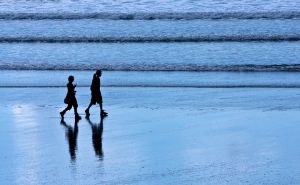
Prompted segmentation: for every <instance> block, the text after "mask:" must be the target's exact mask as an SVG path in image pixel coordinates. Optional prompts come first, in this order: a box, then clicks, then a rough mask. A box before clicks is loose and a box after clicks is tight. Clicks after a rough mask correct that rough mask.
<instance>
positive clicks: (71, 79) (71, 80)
mask: <svg viewBox="0 0 300 185" xmlns="http://www.w3.org/2000/svg"><path fill="white" fill-rule="evenodd" d="M68 80H69V82H70V83H72V82H74V76H72V75H70V76H69V78H68Z"/></svg>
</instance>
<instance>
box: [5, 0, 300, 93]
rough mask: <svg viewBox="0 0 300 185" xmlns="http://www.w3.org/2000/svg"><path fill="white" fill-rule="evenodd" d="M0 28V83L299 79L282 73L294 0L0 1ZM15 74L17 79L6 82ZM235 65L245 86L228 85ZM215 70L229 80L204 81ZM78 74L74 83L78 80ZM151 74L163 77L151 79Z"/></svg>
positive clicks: (292, 35) (288, 58)
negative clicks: (98, 75) (98, 78)
mask: <svg viewBox="0 0 300 185" xmlns="http://www.w3.org/2000/svg"><path fill="white" fill-rule="evenodd" d="M0 27H1V29H0V70H1V72H2V74H3V75H2V79H1V80H0V86H2V87H6V86H19V85H22V86H31V85H32V84H36V85H37V86H47V85H49V84H52V85H54V86H61V85H63V84H64V83H65V81H63V82H61V81H60V79H59V80H58V79H56V78H58V76H61V75H64V76H63V77H64V78H66V76H67V75H68V74H71V73H72V74H77V73H79V72H81V74H85V75H88V74H91V73H92V72H91V71H93V70H95V69H102V70H104V71H105V72H107V73H106V74H108V75H110V74H113V75H114V76H115V78H117V79H118V80H119V81H118V80H116V79H115V80H113V81H111V80H110V79H111V78H109V77H108V78H105V75H104V85H105V84H107V85H108V86H109V85H111V86H122V85H124V86H132V85H136V84H137V83H136V82H133V81H134V80H133V81H131V82H129V81H130V80H126V78H127V77H128V78H132V79H139V83H138V84H139V85H141V86H178V85H179V84H181V85H180V86H190V84H193V85H192V86H199V87H201V86H202V85H203V83H202V82H201V83H200V82H199V83H198V82H197V83H195V81H203V80H202V79H203V74H204V76H211V78H204V79H207V80H208V82H207V83H205V84H206V85H211V86H218V85H221V86H222V85H223V86H224V85H229V86H230V85H240V86H247V85H248V86H249V85H254V86H255V84H256V85H261V83H260V81H261V79H264V78H266V79H268V80H266V81H265V82H264V83H263V84H264V85H266V86H267V85H277V86H278V85H280V86H282V87H284V86H286V85H287V86H288V85H291V84H292V86H300V83H298V82H297V80H296V82H295V80H292V81H287V80H286V79H293V78H291V77H287V75H288V76H291V75H292V76H293V75H295V76H297V72H299V71H300V61H299V58H300V45H299V43H300V34H299V33H300V2H298V1H290V0H284V1H277V0H269V1H246V0H243V1H237V0H232V1H225V0H222V1H211V0H205V1H193V0H181V1H174V0H168V1H164V0H161V1H159V0H156V1H155V0H154V1H146V0H142V1H136V0H135V1H133V0H132V1H125V0H124V1H101V2H98V1H93V0H73V1H67V0H51V1H50V0H49V1H47V0H43V1H37V0H32V1H5V2H1V3H0ZM28 70H30V71H31V73H28ZM66 71H69V72H66ZM84 71H86V73H84ZM53 72H54V73H55V74H56V75H55V76H51V78H50V79H49V78H47V77H45V75H43V74H51V73H53ZM111 72H114V73H111ZM170 72H172V74H174V73H176V75H177V76H176V77H174V78H173V80H171V79H170V77H169V76H170V75H171V73H170ZM243 72H246V73H247V74H242V75H241V74H240V73H243ZM249 72H251V74H249ZM15 73H18V74H20V75H23V76H26V79H27V80H23V81H22V80H21V83H20V82H18V83H17V82H16V81H14V80H10V79H9V78H10V77H11V76H12V75H14V74H15ZM195 73H196V74H195ZM199 73H202V74H201V75H200V74H199ZM211 73H213V75H212V74H211ZM236 73H239V75H238V76H242V77H243V78H244V76H250V77H249V78H250V79H251V80H250V81H251V84H250V83H249V82H250V81H249V79H248V77H246V78H244V79H245V80H244V81H243V80H242V79H239V80H238V81H239V83H238V84H231V81H230V79H234V78H236V76H237V74H236ZM257 73H259V74H257ZM104 74H105V73H104ZM124 74H126V75H124ZM224 75H225V76H227V77H228V78H227V79H229V81H226V80H223V82H222V83H221V82H220V83H218V82H216V81H214V79H215V78H219V79H226V78H223V77H224ZM37 76H43V78H42V80H38V82H37V80H36V78H37ZM83 76H84V75H81V78H79V79H77V80H78V83H79V85H82V86H87V85H88V84H89V82H88V81H87V80H86V81H84V80H82V79H83V78H84V77H83ZM90 76H91V75H89V78H90ZM126 76H127V77H126ZM132 76H133V77H132ZM154 76H156V77H157V76H162V79H166V78H168V79H169V80H167V81H164V80H162V84H159V83H158V82H156V81H157V79H153V78H154ZM171 76H172V75H171ZM186 76H192V77H191V78H188V77H186ZM264 76H268V77H264ZM278 77H279V78H278ZM24 78H25V77H24ZM53 78H55V80H53ZM51 79H52V81H54V82H55V83H54V82H53V83H52V82H51V83H47V81H48V80H51ZM141 79H142V80H141ZM149 79H153V82H151V80H150V81H149ZM181 79H183V82H182V81H181ZM271 79H274V80H275V81H276V82H278V83H275V84H274V83H271V84H270V82H272V80H271ZM143 80H144V82H145V83H143ZM155 80H156V81H155ZM178 81H180V83H178ZM211 81H212V82H211ZM8 82H9V83H8ZM210 82H211V83H210ZM255 82H257V83H255ZM39 83H40V84H39ZM175 84H177V85H175ZM282 84H285V85H282Z"/></svg>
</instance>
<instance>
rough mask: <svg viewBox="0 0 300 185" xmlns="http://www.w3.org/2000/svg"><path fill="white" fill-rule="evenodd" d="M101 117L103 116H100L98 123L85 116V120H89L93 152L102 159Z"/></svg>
mask: <svg viewBox="0 0 300 185" xmlns="http://www.w3.org/2000/svg"><path fill="white" fill-rule="evenodd" d="M103 119H104V117H103V116H101V120H100V124H96V123H95V124H94V123H92V122H91V120H90V119H89V118H87V121H88V122H89V124H90V126H91V129H92V140H93V146H94V150H95V154H96V156H98V157H99V159H101V160H102V159H103V150H102V133H103Z"/></svg>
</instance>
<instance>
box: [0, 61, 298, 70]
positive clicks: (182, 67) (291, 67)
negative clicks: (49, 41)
mask: <svg viewBox="0 0 300 185" xmlns="http://www.w3.org/2000/svg"><path fill="white" fill-rule="evenodd" d="M96 69H102V70H105V71H190V72H201V71H224V72H225V71H228V72H300V64H274V65H255V64H239V65H201V64H115V65H110V64H46V63H45V64H9V63H6V64H5V63H4V64H0V70H82V71H84V70H96Z"/></svg>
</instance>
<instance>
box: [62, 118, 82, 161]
mask: <svg viewBox="0 0 300 185" xmlns="http://www.w3.org/2000/svg"><path fill="white" fill-rule="evenodd" d="M61 125H63V126H64V127H65V130H66V139H67V141H68V144H69V152H70V157H71V160H72V161H75V159H76V150H77V135H78V121H75V123H74V127H72V126H70V125H68V124H67V123H66V122H65V121H64V120H62V121H61Z"/></svg>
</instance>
